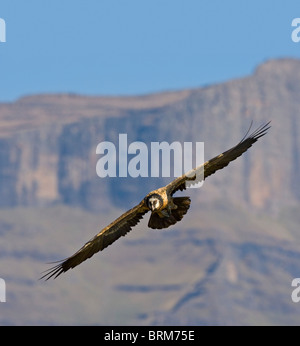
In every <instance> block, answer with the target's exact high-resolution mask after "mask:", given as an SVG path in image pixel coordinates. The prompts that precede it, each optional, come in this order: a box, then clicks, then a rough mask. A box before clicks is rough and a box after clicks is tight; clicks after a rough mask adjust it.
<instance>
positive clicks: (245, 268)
mask: <svg viewBox="0 0 300 346" xmlns="http://www.w3.org/2000/svg"><path fill="white" fill-rule="evenodd" d="M299 95H300V60H295V59H279V60H270V61H267V62H265V63H264V64H262V65H260V66H259V67H258V68H257V69H256V70H255V71H254V72H253V74H252V75H250V76H247V77H245V78H240V79H236V80H231V81H228V82H226V83H222V84H218V85H210V86H206V87H202V88H198V89H192V90H184V91H172V92H164V93H158V94H153V95H143V96H136V97H96V96H93V97H91V96H90V97H88V96H80V95H74V94H57V95H32V96H26V97H23V98H21V99H19V100H17V101H15V102H13V103H2V104H0V125H1V126H0V196H1V199H0V207H1V208H0V236H1V244H0V258H1V262H0V277H1V278H3V279H5V280H6V283H7V299H6V301H7V302H6V303H3V304H2V305H1V310H0V323H1V324H106V325H114V324H121V325H132V324H147V325H149V324H151V325H167V324H171V325H184V324H190V325H197V324H201V325H203V324H227V325H233V324H246V325H253V324H299V323H300V320H299V307H298V305H297V304H296V303H294V302H293V301H292V300H291V293H292V290H293V287H291V282H292V279H293V278H295V277H300V266H299V263H300V236H299V230H298V228H299V222H300V217H299V202H300V187H299V173H298V172H299V170H300V166H299V165H300V138H299V133H300V117H299V114H298V113H299V110H300V97H299ZM269 120H271V125H272V127H271V129H270V130H269V131H268V134H267V135H266V136H264V137H263V138H261V139H260V140H259V141H258V142H257V143H255V144H254V146H253V147H252V148H251V149H250V150H249V151H247V153H245V154H244V155H243V156H242V157H240V158H238V159H237V160H236V161H234V162H232V163H231V164H230V165H229V166H228V167H226V168H225V169H223V170H221V171H218V172H217V173H216V174H214V175H212V176H210V177H209V178H208V179H207V180H206V181H205V183H204V184H203V186H202V187H201V188H200V189H188V190H187V191H184V192H182V193H181V194H180V195H183V196H184V195H188V196H191V200H192V203H191V208H190V210H189V212H188V214H187V215H186V216H185V217H184V218H183V220H182V221H181V222H180V223H178V224H176V225H175V226H174V227H170V228H169V229H167V230H162V231H154V230H149V229H148V228H147V222H148V216H146V217H145V220H142V222H141V223H140V224H139V225H137V226H136V227H135V228H134V229H133V230H132V232H130V233H129V234H128V235H126V237H125V238H123V237H122V238H121V239H120V240H118V241H117V242H116V243H115V244H113V245H112V246H110V247H109V248H108V249H106V250H105V251H103V253H99V254H97V255H95V256H94V257H93V258H92V259H91V260H89V261H86V262H84V263H83V264H82V265H81V266H79V267H78V268H76V269H74V271H73V270H72V271H69V272H68V273H66V274H65V275H63V276H61V277H59V278H58V279H56V280H55V281H48V282H47V283H44V282H41V281H38V280H37V279H38V277H40V273H41V271H43V270H45V269H47V268H48V266H47V265H46V264H45V263H46V262H50V261H55V260H59V259H61V258H65V257H67V256H69V255H71V254H72V253H74V252H75V251H76V250H77V249H78V248H79V247H81V246H82V245H83V244H84V243H85V242H86V241H88V240H89V239H90V238H91V237H92V236H94V235H95V234H96V233H97V232H98V231H99V228H100V229H101V228H102V227H104V226H106V225H107V224H108V223H109V222H111V221H112V220H113V219H115V218H116V217H118V216H119V215H120V213H122V212H123V211H125V210H127V209H129V208H131V207H132V206H134V205H135V204H136V203H138V202H139V201H140V200H141V198H143V197H144V196H145V195H146V194H147V193H148V192H149V191H151V190H152V189H155V188H157V187H159V186H160V185H163V184H165V183H167V182H168V181H170V180H171V179H172V178H173V177H170V178H141V177H139V178H132V177H127V178H119V177H116V178H100V177H98V176H97V174H96V164H97V161H98V160H99V158H100V156H99V155H98V154H96V148H97V145H98V144H99V143H100V142H103V141H110V142H112V143H114V144H115V145H116V148H118V139H119V134H121V133H125V134H127V136H128V137H127V138H128V144H130V143H132V142H134V141H142V142H144V143H146V144H147V146H148V148H150V143H151V142H156V141H158V142H162V141H167V142H169V143H172V142H174V141H179V142H181V143H184V142H204V154H205V159H206V160H207V159H210V158H212V157H213V156H215V155H217V154H219V153H221V152H223V151H225V150H227V149H229V148H230V147H232V146H233V145H235V144H237V143H238V142H239V141H240V140H241V139H242V137H243V136H244V135H245V133H246V132H247V130H248V128H249V126H250V124H251V122H252V121H253V127H252V129H253V130H254V129H255V128H256V127H257V126H259V125H261V124H264V123H266V122H267V121H269ZM129 157H130V155H129ZM178 195H179V194H178ZM25 298H26V299H25Z"/></svg>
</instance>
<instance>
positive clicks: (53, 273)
mask: <svg viewBox="0 0 300 346" xmlns="http://www.w3.org/2000/svg"><path fill="white" fill-rule="evenodd" d="M59 262H60V263H59V264H57V265H56V266H54V267H51V268H50V269H47V270H45V271H43V272H42V274H43V273H45V274H44V275H42V276H41V277H40V278H39V280H45V281H48V280H49V279H51V278H53V279H56V278H57V277H58V276H59V275H60V274H62V273H63V272H65V271H66V270H65V269H64V267H63V264H64V261H59ZM55 263H57V262H55Z"/></svg>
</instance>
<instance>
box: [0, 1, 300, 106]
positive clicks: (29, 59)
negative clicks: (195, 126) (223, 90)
mask: <svg viewBox="0 0 300 346" xmlns="http://www.w3.org/2000/svg"><path fill="white" fill-rule="evenodd" d="M0 18H2V19H4V20H5V23H6V42H5V43H3V42H0V101H13V100H15V99H17V98H19V97H21V96H24V95H29V94H36V93H60V92H72V93H78V94H89V95H135V94H145V93H152V92H159V91H165V90H179V89H184V88H193V87H199V86H203V85H207V84H212V83H217V82H222V81H225V80H228V79H232V78H237V77H242V76H245V75H248V74H250V73H252V72H253V70H254V69H255V67H256V66H257V65H258V64H260V63H262V62H264V61H265V60H267V59H271V58H280V57H297V58H300V42H299V43H294V42H293V41H292V39H291V33H292V31H293V29H294V28H292V26H291V22H292V20H293V19H294V18H300V2H299V0H297V1H294V0H285V1H274V0H273V1H270V0H260V1H258V0H252V1H251V2H250V1H247V2H246V1H241V0H239V1H238V0H227V1H221V0H210V1H209V0H85V1H83V0H80V1H79V0H72V1H70V0H60V1H58V0H51V1H50V0H47V1H46V0H45V1H41V0H26V1H21V0H1V3H0Z"/></svg>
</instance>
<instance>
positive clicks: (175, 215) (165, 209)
mask: <svg viewBox="0 0 300 346" xmlns="http://www.w3.org/2000/svg"><path fill="white" fill-rule="evenodd" d="M269 124H270V122H268V123H267V124H265V125H263V126H260V127H259V128H258V129H257V130H256V131H254V132H253V133H252V134H250V135H249V136H247V135H248V132H249V130H250V129H249V130H248V132H247V134H246V135H245V136H244V138H243V139H242V140H241V141H240V142H239V143H238V144H237V145H236V146H234V147H233V148H231V149H229V150H227V151H225V152H224V153H222V154H220V155H218V156H216V157H214V158H212V159H211V160H209V161H206V162H205V163H204V164H203V165H200V166H198V167H196V168H195V169H193V170H191V171H190V172H188V173H186V174H184V175H182V176H181V177H179V178H176V179H174V180H173V181H172V182H171V183H170V184H168V185H166V186H164V187H161V188H159V189H157V190H154V191H152V192H150V193H148V195H147V196H146V197H145V198H144V199H143V200H142V201H141V202H140V203H139V204H138V205H137V206H135V207H134V208H132V209H130V210H128V211H127V212H126V213H124V214H123V215H121V216H120V217H119V218H117V219H116V220H115V221H113V222H112V223H111V224H110V225H108V226H107V227H105V228H103V229H102V230H101V231H100V232H99V233H98V234H97V235H95V237H93V238H92V239H91V240H90V241H88V242H87V243H86V244H85V245H84V246H83V247H82V248H81V249H79V250H78V251H77V252H76V253H75V254H74V255H72V256H71V257H69V258H67V259H65V260H62V261H59V262H57V263H58V264H57V265H56V266H54V267H52V268H50V269H49V270H47V271H46V273H45V275H43V276H42V277H41V279H42V278H45V279H46V280H48V279H50V278H51V277H54V278H56V277H57V276H59V275H60V274H62V273H64V272H66V271H67V270H69V269H72V268H74V267H76V266H77V265H79V264H80V263H81V262H83V261H85V260H86V259H88V258H90V257H92V256H93V255H94V254H95V253H97V252H98V251H102V250H103V249H105V248H106V247H107V246H109V245H110V244H112V243H113V242H115V241H116V240H117V239H119V238H120V237H121V236H124V235H125V234H126V233H128V232H129V231H130V230H131V228H132V227H133V226H135V225H136V224H137V223H138V222H139V221H140V220H141V219H142V218H143V216H144V215H145V214H146V213H147V212H148V211H151V212H152V213H151V216H150V219H149V223H148V226H149V227H150V228H154V229H162V228H167V227H169V226H171V225H174V224H175V223H176V222H178V221H180V220H181V219H182V218H183V216H184V215H185V214H186V213H187V211H188V209H189V207H190V203H191V200H190V198H189V197H172V196H173V194H174V193H175V192H176V191H178V190H181V191H182V190H185V189H186V188H187V187H188V186H189V184H195V183H197V182H200V181H201V180H204V179H205V178H207V177H208V176H210V175H211V174H213V173H215V172H216V171H217V170H219V169H222V168H224V167H226V166H227V165H228V164H229V163H230V162H231V161H233V160H235V159H236V158H238V157H239V156H241V155H242V154H243V153H244V152H245V151H246V150H248V149H249V148H250V147H251V146H252V144H254V143H255V142H256V141H257V140H258V139H259V138H260V137H262V136H264V135H265V134H266V132H267V130H268V129H269V128H270V126H269Z"/></svg>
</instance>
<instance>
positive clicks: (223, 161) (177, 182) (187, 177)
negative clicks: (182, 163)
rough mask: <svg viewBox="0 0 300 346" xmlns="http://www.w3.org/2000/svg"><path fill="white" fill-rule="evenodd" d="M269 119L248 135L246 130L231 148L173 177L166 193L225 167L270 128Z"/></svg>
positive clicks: (184, 187) (180, 188) (196, 181)
mask: <svg viewBox="0 0 300 346" xmlns="http://www.w3.org/2000/svg"><path fill="white" fill-rule="evenodd" d="M269 124H270V121H269V122H268V123H266V124H265V125H262V126H260V127H259V128H258V129H257V130H255V131H254V132H253V133H251V134H250V135H249V136H248V133H249V130H250V128H251V126H250V128H249V130H248V131H247V133H246V135H245V136H244V138H243V139H242V140H241V141H240V142H239V143H238V144H237V145H236V146H234V147H233V148H231V149H229V150H227V151H225V152H224V153H222V154H220V155H218V156H216V157H214V158H213V159H211V160H209V161H206V162H205V163H204V164H202V165H200V166H198V167H196V168H194V169H192V170H191V171H190V172H188V173H186V174H184V175H182V176H181V177H178V178H176V179H174V180H173V181H172V182H171V183H170V184H168V185H167V186H166V189H167V191H168V193H170V194H171V195H173V194H174V193H175V192H176V191H178V190H181V191H182V190H184V189H186V188H187V186H188V184H196V183H198V182H201V181H202V180H204V179H205V178H207V177H208V176H210V175H211V174H214V173H215V172H216V171H217V170H219V169H222V168H224V167H226V166H227V165H228V164H229V163H230V162H231V161H233V160H235V159H236V158H238V157H239V156H241V155H242V154H243V153H244V152H245V151H247V150H248V149H249V148H250V147H251V146H252V144H253V143H255V142H256V141H257V140H258V138H260V137H262V136H264V135H265V134H266V133H267V130H268V129H269V128H270V126H269Z"/></svg>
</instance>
